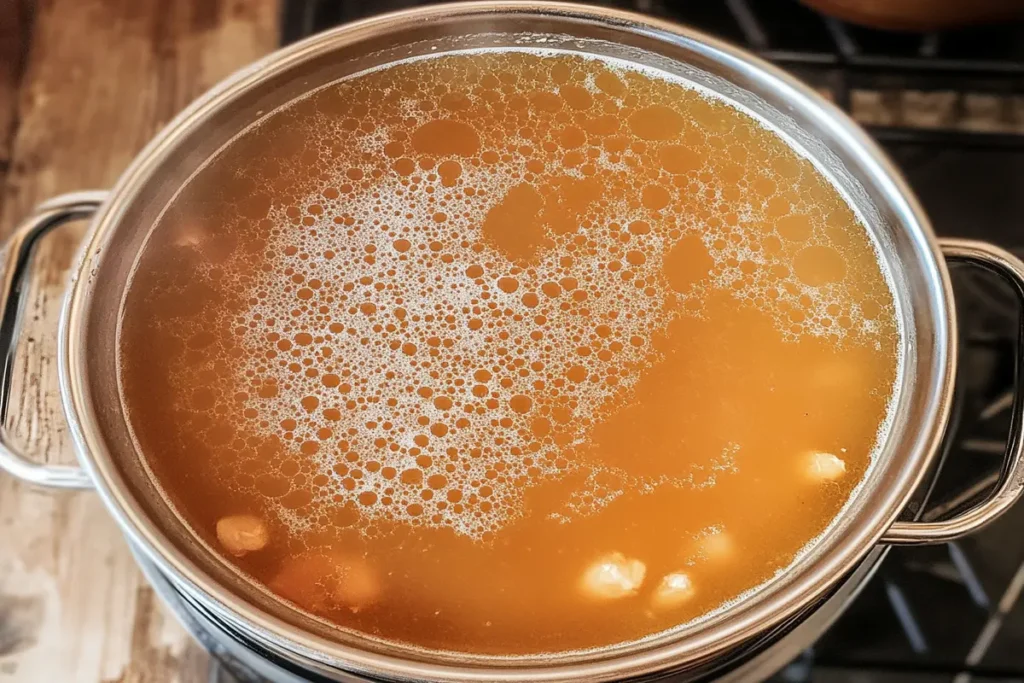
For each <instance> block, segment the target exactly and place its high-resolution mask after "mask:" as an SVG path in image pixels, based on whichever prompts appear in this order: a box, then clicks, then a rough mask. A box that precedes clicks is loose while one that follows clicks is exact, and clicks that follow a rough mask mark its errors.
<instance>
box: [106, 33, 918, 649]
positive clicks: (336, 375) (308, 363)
mask: <svg viewBox="0 0 1024 683" xmlns="http://www.w3.org/2000/svg"><path fill="white" fill-rule="evenodd" d="M899 342H900V329H899V326H898V323H897V316H896V308H895V303H894V300H893V296H892V293H891V289H890V286H889V283H888V280H887V277H886V274H885V273H884V271H883V270H882V268H881V266H880V264H879V261H878V256H877V253H876V250H875V246H874V245H873V243H872V241H871V238H870V237H869V235H868V234H867V231H866V229H865V228H864V226H863V225H862V224H861V223H860V222H859V220H858V218H857V216H856V215H855V214H854V212H853V211H852V210H851V209H850V207H849V206H848V204H847V203H846V201H844V199H843V197H842V196H841V194H840V193H839V192H838V191H837V190H836V189H835V188H834V187H833V186H832V185H831V184H830V182H829V181H828V179H827V178H826V177H824V176H823V175H822V174H821V173H820V172H819V171H818V170H817V169H816V168H815V167H814V166H813V164H812V163H811V162H810V161H808V160H806V159H804V158H803V157H801V156H800V155H799V154H798V153H797V152H796V151H794V150H793V149H791V148H790V147H789V146H788V145H787V143H786V142H785V141H784V140H783V139H782V138H780V137H779V136H778V135H777V134H776V133H774V132H772V131H771V130H769V129H767V128H766V127H764V126H763V125H762V124H760V123H759V122H758V121H756V120H755V119H754V118H752V117H751V116H749V115H747V114H745V113H743V112H741V111H739V110H737V109H735V108H734V107H732V106H729V105H728V104H726V103H724V102H722V101H719V100H716V99H714V98H712V97H709V96H708V95H706V94H704V93H702V92H699V91H697V90H695V89H693V88H692V87H689V86H687V85H686V84H685V83H683V82H680V81H676V80H671V79H669V78H667V77H661V76H659V75H658V74H657V73H655V72H646V71H638V70H634V69H630V68H627V67H626V66H625V65H624V64H622V63H618V62H611V61H605V60H598V59H593V58H585V57H583V56H580V55H571V54H566V53H539V52H530V51H508V50H506V51H493V52H476V53H465V54H448V55H440V56H437V57H432V58H429V59H422V60H418V61H410V62H403V63H399V64H395V65H391V66H389V67H387V68H383V69H380V70H377V71H372V72H368V73H365V74H361V75H357V76H355V77H352V78H350V79H347V80H343V81H340V82H337V83H334V84H331V85H329V86H327V87H324V88H322V89H320V90H318V91H316V92H315V93H312V94H311V95H309V96H306V97H304V98H302V99H299V100H297V101H295V102H292V103H290V104H289V105H287V106H286V107H283V108H281V109H279V110H277V111H275V112H273V113H271V114H270V115H268V116H266V117H264V119H262V120H261V121H260V122H258V123H257V124H255V125H254V126H252V127H250V128H249V129H247V130H246V131H244V132H243V133H242V134H240V135H239V136H238V137H236V138H235V139H234V140H233V141H232V142H231V143H229V144H228V145H226V146H225V147H224V148H223V149H222V150H221V151H220V152H219V153H218V154H217V155H216V156H215V157H214V158H213V159H212V160H211V161H210V162H209V163H208V164H207V165H206V166H205V167H203V168H202V169H200V170H199V171H198V172H197V173H196V174H195V175H194V176H193V177H192V178H191V179H190V181H189V182H188V183H187V184H186V185H185V186H184V187H183V189H182V190H181V191H180V193H179V194H178V195H177V196H176V198H175V199H174V200H173V201H172V202H171V204H170V205H169V206H168V207H167V209H166V210H165V212H164V213H163V215H162V216H161V218H160V220H159V221H158V224H157V225H156V226H155V228H154V230H153V233H152V235H151V237H150V239H149V241H148V243H147V245H146V248H145V250H144V251H143V254H142V256H141V257H140V260H139V263H138V264H137V266H136V270H135V273H134V275H133V280H132V283H131V286H130V288H129V291H128V293H127V295H126V299H125V302H124V309H123V315H122V320H121V331H120V340H119V345H120V346H119V348H120V378H119V379H120V382H121V387H122V393H123V401H124V404H125V407H126V409H127V411H128V413H129V418H130V423H131V426H132V429H133V432H134V437H135V439H136V441H137V446H138V449H139V451H140V453H141V454H142V455H143V457H144V460H145V462H146V464H147V466H148V467H149V468H150V471H151V473H152V475H153V477H154V479H155V481H156V482H158V484H159V486H160V488H161V490H162V491H163V492H164V494H165V495H166V496H167V498H168V500H169V501H170V502H171V504H172V505H173V506H174V507H175V509H176V510H177V511H178V512H179V513H180V515H181V516H182V517H183V519H184V520H185V521H186V522H187V523H188V524H189V525H190V526H191V527H192V529H193V530H194V532H195V533H196V534H197V535H198V536H199V537H200V538H201V539H203V541H204V542H206V543H207V544H208V545H209V546H210V547H211V548H213V549H215V550H216V551H217V552H219V553H220V554H221V555H222V556H223V557H224V559H225V561H227V562H229V563H231V564H233V565H235V566H236V567H238V568H239V569H240V570H241V571H242V572H244V573H245V574H246V575H248V576H250V577H252V578H253V579H254V580H256V581H257V582H258V583H260V584H262V585H264V586H266V587H267V588H268V589H269V590H270V591H272V592H274V593H275V594H277V595H279V596H280V597H282V598H284V599H285V600H287V601H289V602H290V603H292V604H294V605H295V606H297V607H299V608H301V609H303V610H305V611H307V612H309V613H311V614H313V615H316V616H318V617H321V618H323V619H325V620H327V621H329V622H333V623H335V624H338V625H340V626H342V627H345V628H349V629H353V630H355V631H358V632H361V633H365V634H368V635H371V636H374V637H379V638H384V639H388V640H393V641H398V642H403V643H408V644H412V645H416V646H421V647H427V648H438V649H444V650H452V651H461V652H472V653H481V654H497V655H513V654H526V653H541V652H555V651H566V650H574V649H585V648H593V647H599V646H603V645H609V644H613V643H618V642H622V641H627V640H632V639H636V638H641V637H644V636H648V635H651V634H653V633H657V632H660V631H663V630H665V629H668V628H671V627H673V626H677V625H679V624H682V623H685V622H687V621H690V620H693V619H695V618H699V617H701V616H702V615H706V614H707V613H709V612H710V611H712V610H714V609H716V608H718V607H720V606H722V605H723V604H725V603H728V602H729V601H730V600H733V599H735V598H736V597H737V596H740V595H741V594H743V593H745V592H747V591H749V590H751V589H753V588H755V587H756V586H758V585H760V584H762V583H764V582H765V581H767V580H768V579H770V578H771V577H773V576H774V575H775V574H777V573H778V572H779V571H781V570H783V569H784V568H786V567H787V566H788V565H790V564H791V563H792V561H793V560H794V558H795V557H796V555H797V554H798V553H799V552H800V551H801V550H802V549H803V548H805V547H806V546H807V545H808V543H810V542H811V541H812V540H813V539H815V538H816V537H817V536H819V535H820V534H821V533H822V532H823V531H824V530H825V529H826V528H827V527H828V526H829V524H830V523H831V522H832V520H833V519H834V518H835V516H836V515H837V513H838V512H839V511H840V509H841V508H842V507H843V505H844V504H845V503H846V501H847V500H848V498H849V496H850V494H851V491H853V489H854V488H855V487H856V486H857V484H858V483H859V482H860V481H861V480H862V478H863V476H864V473H865V472H866V470H867V468H868V466H869V465H870V462H871V456H872V452H873V449H874V448H875V446H876V443H877V441H878V439H879V435H880V433H881V432H882V431H883V430H884V426H885V424H886V420H887V415H888V408H889V404H890V401H891V399H892V395H893V387H894V386H895V382H896V378H897V374H898V348H899Z"/></svg>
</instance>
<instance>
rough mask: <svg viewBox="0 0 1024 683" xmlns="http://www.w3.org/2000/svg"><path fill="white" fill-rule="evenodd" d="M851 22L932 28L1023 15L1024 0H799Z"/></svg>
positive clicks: (906, 28)
mask: <svg viewBox="0 0 1024 683" xmlns="http://www.w3.org/2000/svg"><path fill="white" fill-rule="evenodd" d="M800 1H801V2H802V3H803V4H805V5H807V6H809V7H813V8H814V9H816V10H819V11H821V12H824V13H825V14H829V15H832V16H834V17H838V18H839V19H843V20H844V21H849V22H850V23H853V24H862V25H864V26H871V27H874V28H883V29H890V30H894V31H934V30H938V29H948V28H956V27H958V26H968V25H972V24H985V23H991V22H996V21H1005V20H1009V19H1019V18H1024V0H800Z"/></svg>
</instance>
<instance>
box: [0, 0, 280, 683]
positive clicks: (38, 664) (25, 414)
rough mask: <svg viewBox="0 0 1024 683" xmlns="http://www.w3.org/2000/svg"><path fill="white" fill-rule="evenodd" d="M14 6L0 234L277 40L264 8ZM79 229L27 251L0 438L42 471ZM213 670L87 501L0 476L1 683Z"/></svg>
mask: <svg viewBox="0 0 1024 683" xmlns="http://www.w3.org/2000/svg"><path fill="white" fill-rule="evenodd" d="M28 6H29V4H28V2H27V0H0V181H2V191H0V234H4V235H5V234H8V233H9V232H10V231H11V230H13V229H14V227H15V226H16V224H17V222H18V220H19V219H20V218H22V217H24V216H26V215H27V214H28V213H29V212H30V211H31V209H32V207H33V206H34V205H35V204H36V203H37V202H39V201H41V200H43V199H46V198H47V197H50V196H52V195H54V194H57V193H60V192H65V191H69V190H78V189H87V188H96V187H99V188H102V187H106V186H109V185H111V184H112V183H113V182H114V180H115V179H116V177H117V176H118V174H119V173H120V172H121V171H122V170H123V169H124V167H125V166H126V165H127V164H128V162H129V161H130V160H131V158H132V156H133V155H134V154H135V153H136V152H137V151H138V150H139V149H140V148H141V146H142V145H143V144H145V143H146V142H147V141H148V140H149V139H150V138H151V137H152V136H153V135H154V133H155V132H156V131H157V130H159V128H160V127H161V126H162V125H163V124H164V123H166V122H167V121H168V120H169V119H170V118H171V117H172V116H173V115H174V114H175V113H176V112H177V111H178V110H179V109H181V108H182V107H183V106H184V105H185V104H187V103H188V102H189V101H191V100H192V99H194V98H195V97H196V96H197V95H199V94H201V93H202V92H203V91H204V90H206V89H207V88H209V87H210V86H211V85H213V84H214V83H215V82H217V81H218V80H220V79H221V78H222V77H224V76H225V75H227V74H228V73H230V72H231V71H232V70H234V69H235V68H238V67H239V66H242V65H244V64H246V63H248V62H250V61H252V60H253V59H255V58H257V57H259V56H261V55H262V54H265V53H266V52H269V51H270V50H272V49H273V48H274V47H275V45H276V41H277V17H278V8H277V6H276V2H274V1H273V0H270V1H267V0H179V1H175V2H167V1H166V0H49V1H45V2H43V1H41V2H39V3H38V6H37V7H36V9H35V16H34V21H32V22H31V24H28V23H27V22H28V20H29V19H31V18H32V17H31V16H30V15H29V13H27V12H26V8H27V7H28ZM12 36H14V37H15V38H17V39H18V40H19V41H22V40H27V41H28V44H29V49H28V50H27V51H26V50H25V49H24V44H23V43H22V42H19V43H18V45H17V47H14V46H12V40H13V39H12ZM26 54H27V58H25V57H24V55H26ZM22 65H23V66H24V69H23V70H22V68H21V67H22ZM15 92H17V97H15V96H14V93H15ZM4 169H6V170H7V173H6V178H4V177H3V171H4ZM82 230H83V228H82V226H76V227H69V228H68V229H63V228H62V229H61V230H59V231H58V232H56V233H55V234H54V235H52V236H51V237H50V238H48V239H47V240H46V241H45V242H44V244H43V245H42V246H41V247H40V249H39V254H38V256H37V258H36V268H35V272H34V274H33V286H32V289H31V292H30V301H29V304H28V306H27V307H26V311H25V313H24V316H25V317H24V319H25V327H24V330H23V333H22V335H21V338H20V343H19V349H18V352H19V356H18V361H17V363H16V368H15V377H16V382H15V386H14V394H13V396H12V402H11V415H10V419H9V425H8V428H9V429H10V430H11V432H12V434H14V436H15V438H17V439H18V440H19V442H20V443H22V444H23V445H24V446H25V447H26V448H27V449H29V450H31V451H32V452H33V453H36V454H37V455H38V457H39V458H40V459H44V460H47V461H62V462H63V461H71V460H72V459H73V454H72V451H71V448H70V444H69V442H68V439H67V435H66V429H65V427H64V423H63V417H62V415H61V412H60V405H59V399H58V397H57V381H56V367H55V362H54V354H55V340H54V333H55V329H56V319H57V312H58V308H59V305H60V299H61V296H62V294H63V288H64V279H65V271H66V268H67V267H68V265H69V263H70V260H71V258H72V255H73V253H74V250H75V248H76V245H77V242H78V239H79V237H80V235H81V233H82ZM211 667H212V665H211V664H210V662H209V660H208V658H207V657H206V655H205V654H204V653H202V651H201V650H200V649H199V648H198V646H197V645H195V644H194V643H193V642H192V641H191V640H190V639H189V638H188V637H187V636H186V635H185V634H184V632H183V631H182V630H181V628H180V627H179V626H178V625H177V624H176V623H175V622H174V621H173V620H172V618H171V617H170V616H168V615H167V614H166V613H165V612H164V611H163V609H162V608H161V607H160V606H159V605H158V603H157V601H156V599H155V597H154V596H153V593H152V591H151V590H150V589H149V588H148V587H147V586H146V584H145V582H144V581H143V580H142V578H141V577H140V575H139V573H138V571H137V569H136V568H135V566H134V564H133V562H132V559H131V557H130V556H129V554H128V551H127V548H126V547H125V545H124V542H123V540H122V539H121V537H120V535H119V533H118V532H117V530H116V529H115V528H114V524H113V522H111V521H110V519H109V518H108V517H107V515H106V514H105V512H104V510H103V508H102V506H101V504H100V502H99V500H98V499H97V498H96V497H95V495H93V494H90V493H79V494H51V493H48V492H42V491H36V490H29V489H27V488H25V487H22V486H20V485H19V484H17V483H15V482H13V481H11V480H10V479H9V478H5V477H0V681H2V682H3V683H15V682H16V683H22V682H24V683H39V682H44V681H46V682H49V681H54V682H57V681H59V682H61V683H98V682H100V681H102V682H108V681H110V682H112V681H122V682H128V681H131V682H136V683H141V682H143V681H145V682H148V683H163V682H165V681H167V682H180V683H193V682H194V681H205V680H213V679H215V678H216V673H215V669H212V668H211Z"/></svg>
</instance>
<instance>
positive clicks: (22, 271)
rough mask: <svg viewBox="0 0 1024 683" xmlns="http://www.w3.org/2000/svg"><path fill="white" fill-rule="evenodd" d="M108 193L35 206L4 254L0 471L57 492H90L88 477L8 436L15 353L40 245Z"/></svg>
mask: <svg viewBox="0 0 1024 683" xmlns="http://www.w3.org/2000/svg"><path fill="white" fill-rule="evenodd" d="M106 197H107V193H106V192H98V191H88V192H72V193H69V194H63V195H59V196H57V197H54V198H53V199H50V200H48V201H46V202H44V203H43V204H40V205H39V206H38V207H36V210H35V212H34V213H33V214H32V216H30V217H29V218H28V219H26V220H25V222H24V223H22V224H21V225H20V226H18V229H17V230H16V231H15V232H14V234H13V235H11V237H10V239H9V240H8V241H7V244H6V247H5V253H4V254H3V261H4V270H3V279H2V281H0V354H2V358H3V368H2V372H0V470H2V471H4V472H6V473H7V474H10V475H11V476H13V477H14V478H16V479H19V480H21V481H23V482H25V483H28V484H34V485H36V486H43V487H46V488H56V489H87V488H91V487H92V483H91V482H90V480H89V476H88V475H87V474H86V473H85V471H84V470H82V468H80V467H78V466H75V465H49V464H46V463H42V462H37V461H34V460H32V459H31V458H29V457H28V456H27V454H26V453H24V452H23V451H22V450H21V448H20V447H19V446H18V445H17V444H15V443H14V442H12V441H11V438H10V435H9V434H8V433H7V417H8V409H9V407H10V398H11V382H12V373H13V370H14V352H15V348H16V347H17V343H18V337H19V335H20V332H21V313H22V309H23V308H24V305H25V294H26V291H27V284H28V275H29V272H30V269H31V265H32V256H33V253H34V251H35V248H36V245H37V244H38V243H39V241H40V240H41V239H42V238H43V236H45V235H46V234H47V233H48V232H49V231H50V230H52V229H53V228H56V227H57V226H59V225H61V224H63V223H66V222H68V221H73V220H80V219H83V218H89V217H90V216H92V215H93V214H94V213H96V210H97V209H98V208H99V207H100V205H101V204H102V203H103V201H104V200H105V199H106Z"/></svg>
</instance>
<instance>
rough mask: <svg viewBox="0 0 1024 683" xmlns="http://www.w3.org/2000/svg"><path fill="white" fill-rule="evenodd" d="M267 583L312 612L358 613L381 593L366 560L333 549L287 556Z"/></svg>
mask: <svg viewBox="0 0 1024 683" xmlns="http://www.w3.org/2000/svg"><path fill="white" fill-rule="evenodd" d="M268 585H269V587H270V589H271V590H272V591H274V592H275V593H277V594H278V595H280V596H282V597H283V598H285V599H287V600H290V601H292V602H294V603H295V604H297V605H299V606H300V607H303V608H305V609H308V610H310V611H312V612H323V611H328V610H332V609H336V608H338V607H347V608H348V609H349V610H351V611H352V612H359V611H360V610H362V609H364V608H366V607H369V606H370V605H372V604H373V603H375V602H377V600H378V599H379V598H380V593H381V585H380V580H379V578H378V576H377V574H376V572H375V571H374V570H373V568H372V567H371V566H370V564H369V563H368V562H367V561H366V560H365V559H363V558H362V557H359V556H356V555H346V554H343V553H339V552H333V551H331V552H313V553H305V554H302V555H299V556H297V557H292V558H288V559H286V560H285V562H284V564H283V565H282V567H281V570H280V571H279V572H278V574H277V576H275V577H274V579H273V580H271V581H270V583H269V584H268Z"/></svg>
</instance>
